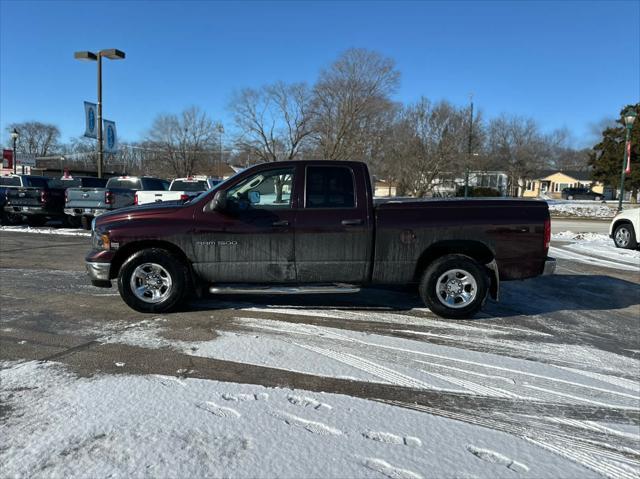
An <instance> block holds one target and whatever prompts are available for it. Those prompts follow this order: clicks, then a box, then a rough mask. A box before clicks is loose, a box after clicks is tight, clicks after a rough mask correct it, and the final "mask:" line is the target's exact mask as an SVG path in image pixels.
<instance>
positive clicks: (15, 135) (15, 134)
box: [11, 128, 24, 175]
mask: <svg viewBox="0 0 640 479" xmlns="http://www.w3.org/2000/svg"><path fill="white" fill-rule="evenodd" d="M18 138H20V132H19V131H18V129H17V128H14V129H13V131H12V132H11V139H12V140H13V174H14V175H15V174H16V173H17V170H16V167H17V160H18V158H17V157H16V142H17V141H18ZM23 173H24V172H23Z"/></svg>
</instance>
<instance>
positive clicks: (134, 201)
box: [133, 193, 138, 205]
mask: <svg viewBox="0 0 640 479" xmlns="http://www.w3.org/2000/svg"><path fill="white" fill-rule="evenodd" d="M133 204H134V205H137V204H138V193H136V194H135V195H133Z"/></svg>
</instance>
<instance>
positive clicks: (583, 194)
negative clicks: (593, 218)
mask: <svg viewBox="0 0 640 479" xmlns="http://www.w3.org/2000/svg"><path fill="white" fill-rule="evenodd" d="M561 195H562V199H564V200H593V201H600V200H602V198H603V196H602V194H601V193H595V192H593V191H591V190H590V189H589V188H563V189H562V193H561Z"/></svg>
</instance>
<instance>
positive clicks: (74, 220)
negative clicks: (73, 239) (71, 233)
mask: <svg viewBox="0 0 640 479" xmlns="http://www.w3.org/2000/svg"><path fill="white" fill-rule="evenodd" d="M65 219H66V222H67V225H69V227H70V228H80V226H81V221H80V218H78V217H77V216H71V215H67V216H65Z"/></svg>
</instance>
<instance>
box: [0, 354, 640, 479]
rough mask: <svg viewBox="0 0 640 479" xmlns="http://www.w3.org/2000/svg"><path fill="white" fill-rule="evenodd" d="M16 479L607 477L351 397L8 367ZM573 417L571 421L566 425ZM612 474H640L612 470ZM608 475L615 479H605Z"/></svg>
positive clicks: (514, 442) (7, 451)
mask: <svg viewBox="0 0 640 479" xmlns="http://www.w3.org/2000/svg"><path fill="white" fill-rule="evenodd" d="M1 367H2V368H3V369H2V370H0V379H1V381H0V385H1V386H0V394H1V395H2V399H3V402H4V406H3V407H4V408H5V409H4V410H3V413H4V414H5V417H4V419H3V422H2V423H1V424H0V432H1V435H0V437H1V438H2V443H3V444H1V447H0V462H1V463H2V474H3V475H4V476H6V477H43V476H46V477H61V478H62V477H174V478H175V477H283V478H288V477H291V478H293V477H380V478H383V477H388V478H393V479H418V478H429V477H439V478H441V477H450V478H453V477H457V478H462V477H464V478H480V477H492V478H493V477H504V478H508V477H531V478H543V477H581V478H588V477H601V476H600V475H599V474H598V473H602V471H599V470H594V468H593V464H592V462H593V461H590V460H589V459H588V457H585V463H584V464H579V463H577V462H575V461H574V460H571V459H569V458H567V457H563V455H562V454H559V453H558V450H555V449H553V447H554V446H553V444H551V443H546V442H539V441H537V440H535V439H525V438H517V437H514V436H512V435H510V434H507V433H505V432H501V431H494V430H490V429H487V428H485V427H481V426H477V425H472V424H468V423H465V422H461V421H456V420H452V419H448V418H444V417H439V416H433V415H430V414H427V413H425V412H421V411H415V410H411V409H406V408H401V407H396V406H392V405H387V404H382V403H379V402H374V401H368V400H364V399H357V398H352V397H348V396H344V395H337V394H326V393H308V392H306V391H298V390H289V389H272V388H264V387H260V386H251V385H242V384H232V383H222V382H218V381H210V380H201V379H177V378H174V377H167V376H128V375H117V376H106V375H98V376H94V377H93V378H77V377H75V376H73V375H72V374H70V373H68V372H67V371H66V370H65V369H64V368H63V367H62V366H60V365H56V364H54V363H39V362H35V361H31V362H22V363H4V364H2V365H1ZM559 420H561V419H559ZM605 469H606V470H608V471H609V474H608V476H609V477H628V478H632V477H634V476H635V471H634V465H633V464H630V463H626V464H625V463H624V462H616V461H614V460H613V459H611V458H610V459H609V461H608V463H606V468H605ZM605 475H607V474H605Z"/></svg>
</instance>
